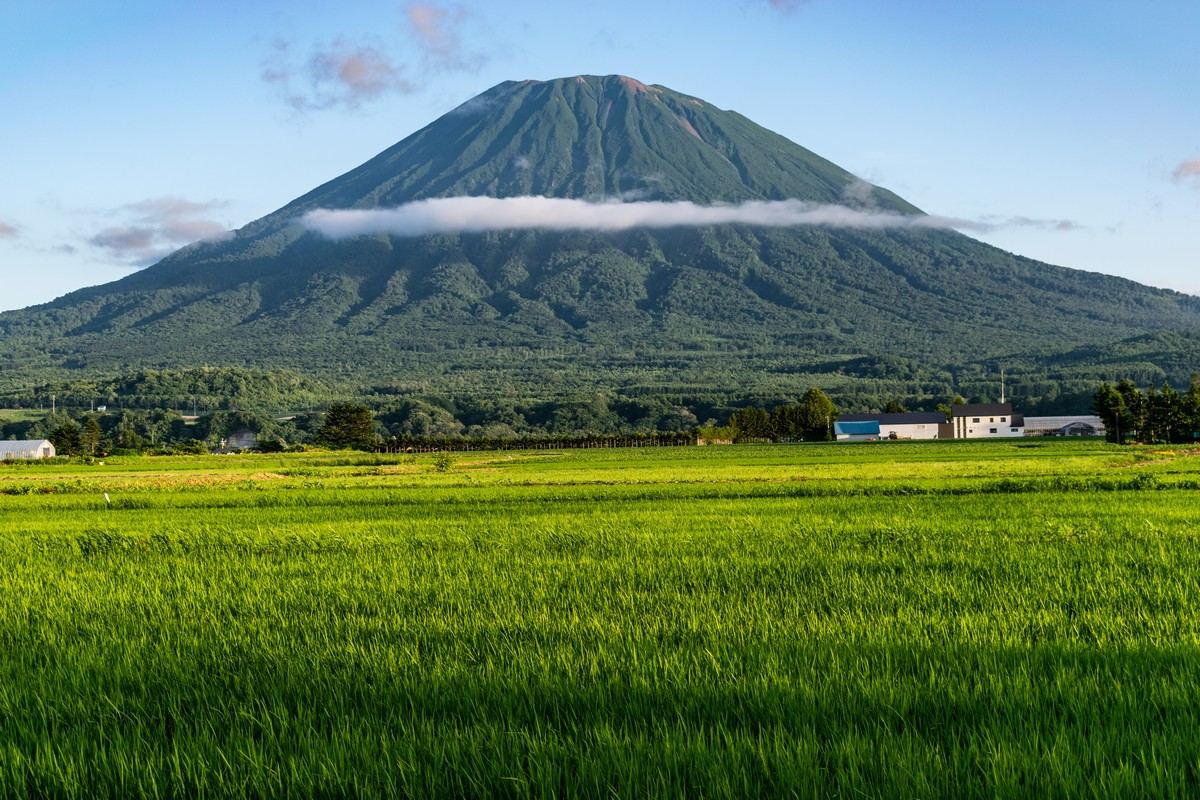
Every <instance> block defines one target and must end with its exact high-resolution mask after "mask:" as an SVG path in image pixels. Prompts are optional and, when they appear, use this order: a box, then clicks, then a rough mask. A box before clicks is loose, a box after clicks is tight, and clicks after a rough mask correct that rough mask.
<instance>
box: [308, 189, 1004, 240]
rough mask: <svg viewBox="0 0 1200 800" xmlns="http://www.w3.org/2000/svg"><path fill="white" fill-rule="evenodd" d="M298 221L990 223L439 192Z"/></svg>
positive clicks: (582, 225)
mask: <svg viewBox="0 0 1200 800" xmlns="http://www.w3.org/2000/svg"><path fill="white" fill-rule="evenodd" d="M302 223H303V224H304V226H305V227H306V228H308V229H310V230H314V231H317V232H318V233H321V234H324V235H325V236H328V237H329V238H331V239H345V238H348V237H351V236H366V235H373V234H390V235H392V236H424V235H426V234H432V233H480V232H484V231H499V230H522V229H531V228H537V229H545V230H595V231H621V230H628V229H631V228H677V227H695V226H702V225H758V226H765V227H792V226H802V225H803V226H824V227H835V228H864V229H886V228H892V229H894V228H958V229H962V230H972V231H985V230H991V229H993V228H994V227H996V226H994V225H990V224H985V223H980V222H975V221H972V220H963V219H953V218H950V217H939V216H931V215H927V214H897V213H895V212H890V211H871V210H860V209H855V208H849V207H847V206H839V205H821V204H817V203H808V202H804V201H801V200H770V201H765V200H752V201H748V202H745V203H739V204H736V205H735V204H718V205H707V206H706V205H698V204H696V203H691V202H634V203H620V202H601V203H596V202H588V201H586V200H568V199H561V198H553V197H505V198H497V197H445V198H435V199H430V200H418V201H415V202H412V203H406V204H404V205H402V206H397V207H395V208H373V209H324V208H321V209H316V210H315V211H310V212H308V213H307V214H305V215H304V217H303V218H302Z"/></svg>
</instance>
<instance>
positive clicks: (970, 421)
mask: <svg viewBox="0 0 1200 800" xmlns="http://www.w3.org/2000/svg"><path fill="white" fill-rule="evenodd" d="M1024 435H1025V428H1024V426H1021V425H1016V424H1014V422H1013V417H1012V414H984V415H975V414H971V415H969V416H965V417H955V418H954V438H955V439H1004V438H1007V437H1016V436H1024Z"/></svg>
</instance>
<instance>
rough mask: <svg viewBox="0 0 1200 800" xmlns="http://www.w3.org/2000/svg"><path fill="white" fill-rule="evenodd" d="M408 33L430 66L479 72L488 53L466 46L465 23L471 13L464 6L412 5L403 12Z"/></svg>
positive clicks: (448, 69)
mask: <svg viewBox="0 0 1200 800" xmlns="http://www.w3.org/2000/svg"><path fill="white" fill-rule="evenodd" d="M404 15H405V18H406V19H407V21H408V26H409V30H410V31H411V32H412V34H413V37H414V39H415V40H416V42H417V44H418V46H420V48H421V51H422V55H423V56H424V60H425V64H426V66H427V67H430V68H432V69H436V70H446V71H455V72H477V71H478V70H479V68H480V67H482V66H483V65H484V64H485V63H487V54H486V53H484V52H483V51H481V50H472V49H470V48H468V47H467V46H466V45H465V44H464V43H463V31H462V29H463V24H464V23H465V22H466V21H467V20H468V19H469V18H470V12H468V11H467V10H466V9H465V8H463V7H461V6H442V5H438V4H436V3H409V4H408V6H407V7H406V8H405V9H404Z"/></svg>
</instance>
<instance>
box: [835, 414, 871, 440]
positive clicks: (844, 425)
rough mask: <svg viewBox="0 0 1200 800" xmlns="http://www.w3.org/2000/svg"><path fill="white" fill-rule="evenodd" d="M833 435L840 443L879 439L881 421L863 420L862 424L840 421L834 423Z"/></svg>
mask: <svg viewBox="0 0 1200 800" xmlns="http://www.w3.org/2000/svg"><path fill="white" fill-rule="evenodd" d="M833 435H834V438H836V439H837V440H838V441H839V442H845V441H850V442H854V441H863V440H866V439H878V438H879V421H878V420H863V421H862V422H854V421H846V422H843V421H841V420H840V419H839V420H838V421H837V422H835V423H833Z"/></svg>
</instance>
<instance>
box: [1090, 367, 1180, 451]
mask: <svg viewBox="0 0 1200 800" xmlns="http://www.w3.org/2000/svg"><path fill="white" fill-rule="evenodd" d="M1092 411H1093V412H1094V413H1095V414H1096V416H1098V417H1100V419H1102V420H1104V427H1105V428H1106V429H1107V437H1108V440H1109V441H1110V442H1117V443H1119V444H1123V443H1125V442H1127V441H1135V442H1142V443H1145V444H1156V443H1163V444H1185V443H1188V442H1196V441H1200V375H1193V376H1192V381H1191V385H1190V386H1189V387H1188V389H1187V391H1186V392H1179V391H1177V390H1176V389H1175V388H1174V387H1172V386H1171V385H1169V384H1163V386H1162V388H1161V389H1160V388H1156V387H1154V386H1153V385H1152V386H1150V387H1149V388H1148V389H1147V390H1146V391H1145V392H1143V391H1142V390H1141V389H1139V388H1138V387H1137V386H1136V385H1135V384H1134V383H1133V381H1131V380H1128V379H1125V380H1121V381H1119V382H1117V384H1116V385H1115V386H1114V385H1112V384H1108V383H1105V384H1102V385H1101V386H1100V388H1099V389H1097V390H1096V393H1095V394H1094V395H1093V396H1092Z"/></svg>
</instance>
